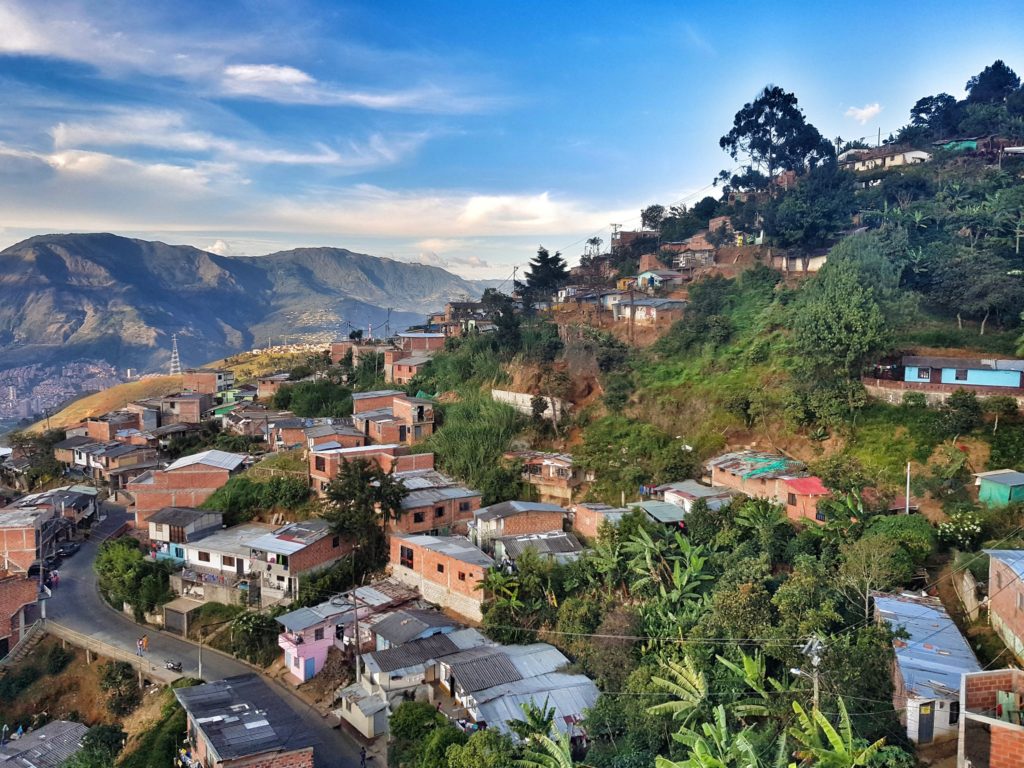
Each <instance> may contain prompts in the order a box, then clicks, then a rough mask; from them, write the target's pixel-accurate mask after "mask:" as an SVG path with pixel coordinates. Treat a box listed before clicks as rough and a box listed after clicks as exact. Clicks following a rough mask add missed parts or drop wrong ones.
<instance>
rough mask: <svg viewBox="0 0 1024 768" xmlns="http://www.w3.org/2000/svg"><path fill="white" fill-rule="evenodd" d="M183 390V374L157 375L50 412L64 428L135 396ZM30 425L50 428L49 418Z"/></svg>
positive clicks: (36, 429)
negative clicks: (48, 425)
mask: <svg viewBox="0 0 1024 768" xmlns="http://www.w3.org/2000/svg"><path fill="white" fill-rule="evenodd" d="M179 390H181V376H153V377H152V378H147V379H142V380H140V381H129V382H127V383H125V384H118V385H117V386H116V387H110V389H104V390H103V391H102V392H96V393H95V394H92V395H86V396H85V397H82V398H79V399H78V400H75V401H74V402H73V403H71V405H69V406H67V407H66V408H65V409H64V410H62V411H60V412H59V413H57V414H54V415H53V416H50V428H51V429H64V428H66V427H70V426H71V425H73V424H78V423H79V422H81V421H82V420H83V419H86V418H88V417H90V416H98V415H100V414H103V413H107V412H108V411H113V410H117V409H118V408H123V407H124V406H125V405H126V404H127V403H129V402H131V401H132V400H142V399H145V398H147V397H161V396H163V395H170V394H172V393H174V392H178V391H179ZM29 429H30V430H31V431H33V432H39V431H42V430H44V429H46V421H45V420H44V421H37V422H36V423H35V424H33V425H32V426H31V427H29Z"/></svg>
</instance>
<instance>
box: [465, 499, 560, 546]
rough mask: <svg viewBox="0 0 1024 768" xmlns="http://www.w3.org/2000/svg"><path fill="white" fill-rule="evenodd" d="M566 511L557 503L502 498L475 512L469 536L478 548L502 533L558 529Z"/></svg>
mask: <svg viewBox="0 0 1024 768" xmlns="http://www.w3.org/2000/svg"><path fill="white" fill-rule="evenodd" d="M568 514H569V513H568V512H567V511H566V510H565V509H563V508H562V507H560V506H558V505H556V504H542V503H538V502H533V501H503V502H501V503H500V504H492V505H491V506H489V507H483V508H482V509H478V510H477V511H476V512H475V513H474V515H473V521H472V522H471V523H470V529H469V537H470V539H472V541H473V543H474V544H476V545H477V546H479V547H480V548H481V549H489V548H490V547H491V546H492V542H493V541H494V539H497V538H499V537H501V536H516V535H518V534H521V533H547V532H548V531H561V530H562V529H563V527H564V525H565V520H566V518H567V517H568Z"/></svg>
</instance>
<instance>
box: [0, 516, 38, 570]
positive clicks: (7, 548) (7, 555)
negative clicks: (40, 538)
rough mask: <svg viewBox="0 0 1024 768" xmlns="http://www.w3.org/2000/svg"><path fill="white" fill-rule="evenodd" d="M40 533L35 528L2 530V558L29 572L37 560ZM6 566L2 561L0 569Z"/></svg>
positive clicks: (0, 547)
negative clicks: (37, 544) (33, 562)
mask: <svg viewBox="0 0 1024 768" xmlns="http://www.w3.org/2000/svg"><path fill="white" fill-rule="evenodd" d="M37 534H38V531H37V530H36V528H35V527H33V526H24V527H21V528H0V558H4V559H6V560H7V561H8V562H9V563H10V564H12V565H14V566H17V569H18V570H21V571H27V570H28V567H29V566H30V565H32V561H33V560H35V559H36V543H37V542H36V538H37ZM3 565H4V563H3V561H2V560H0V567H2V566H3Z"/></svg>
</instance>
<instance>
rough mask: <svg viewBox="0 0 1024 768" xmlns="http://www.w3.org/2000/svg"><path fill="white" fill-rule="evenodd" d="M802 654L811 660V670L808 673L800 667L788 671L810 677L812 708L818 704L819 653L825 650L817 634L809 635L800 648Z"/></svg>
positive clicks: (816, 707)
mask: <svg viewBox="0 0 1024 768" xmlns="http://www.w3.org/2000/svg"><path fill="white" fill-rule="evenodd" d="M800 650H801V652H802V653H803V655H804V656H806V657H807V658H809V659H810V660H811V671H810V673H809V674H808V673H807V672H805V671H804V670H802V669H792V670H790V672H793V673H794V674H797V675H800V676H802V677H809V678H811V685H812V686H813V688H812V693H811V702H812V703H813V704H814V708H815V709H818V704H819V698H820V697H819V686H818V667H819V666H820V665H821V655H822V653H824V651H825V643H823V642H822V641H821V638H819V637H818V636H817V635H811V639H810V640H808V641H807V642H806V643H804V645H803V647H802V648H801V649H800Z"/></svg>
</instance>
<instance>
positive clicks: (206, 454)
mask: <svg viewBox="0 0 1024 768" xmlns="http://www.w3.org/2000/svg"><path fill="white" fill-rule="evenodd" d="M244 461H245V456H244V455H243V454H240V453H228V452H227V451H217V450H210V451H203V452H202V453H193V454H192V455H191V456H182V457H181V458H180V459H178V460H177V461H176V462H174V463H173V464H170V465H169V466H168V467H167V469H165V470H164V471H165V472H173V471H174V470H176V469H181V468H182V467H191V466H193V465H194V464H205V465H206V466H208V467H217V468H219V469H226V470H229V471H230V470H234V469H237V468H238V467H239V466H241V464H242V462H244Z"/></svg>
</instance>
